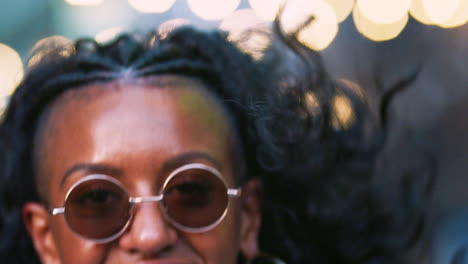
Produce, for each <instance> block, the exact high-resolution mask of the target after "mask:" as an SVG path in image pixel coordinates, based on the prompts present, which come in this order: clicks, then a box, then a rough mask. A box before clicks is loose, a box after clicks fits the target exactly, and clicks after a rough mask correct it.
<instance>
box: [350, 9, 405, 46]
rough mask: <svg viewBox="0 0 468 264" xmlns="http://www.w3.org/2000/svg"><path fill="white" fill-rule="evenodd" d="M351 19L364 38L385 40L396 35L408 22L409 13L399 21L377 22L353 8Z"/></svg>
mask: <svg viewBox="0 0 468 264" xmlns="http://www.w3.org/2000/svg"><path fill="white" fill-rule="evenodd" d="M353 19H354V24H355V25H356V28H357V30H358V31H359V32H360V33H361V34H362V35H364V36H365V37H366V38H368V39H370V40H373V41H385V40H390V39H393V38H395V37H397V36H398V35H399V34H400V33H401V31H402V30H403V29H404V28H405V26H406V24H407V23H408V19H409V15H408V13H406V14H405V15H404V16H403V17H402V18H401V19H400V20H399V21H396V22H393V23H389V24H378V23H375V22H374V21H371V20H369V19H368V18H367V17H366V16H364V15H363V14H362V13H361V10H360V9H359V8H356V7H355V8H354V9H353Z"/></svg>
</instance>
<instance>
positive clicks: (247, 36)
mask: <svg viewBox="0 0 468 264" xmlns="http://www.w3.org/2000/svg"><path fill="white" fill-rule="evenodd" d="M267 27H268V25H267V23H266V22H265V21H264V20H263V19H261V18H259V17H258V16H257V13H256V12H255V11H254V10H253V9H240V10H236V11H235V12H234V13H232V14H231V15H230V16H228V17H227V18H226V19H224V20H223V22H222V23H221V25H220V26H219V29H221V30H224V31H228V32H229V36H228V39H229V40H231V41H233V42H234V43H235V44H236V45H237V46H238V47H239V48H240V49H241V50H242V51H243V52H245V53H247V54H250V55H251V56H252V57H253V58H254V59H255V60H260V59H261V58H263V55H264V51H265V50H266V49H267V48H268V47H269V46H270V44H271V37H270V36H269V35H268V34H267V33H266V32H265V31H266V30H267ZM264 30H265V31H264Z"/></svg>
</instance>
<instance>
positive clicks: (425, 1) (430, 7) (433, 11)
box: [422, 0, 460, 24]
mask: <svg viewBox="0 0 468 264" xmlns="http://www.w3.org/2000/svg"><path fill="white" fill-rule="evenodd" d="M459 4H460V0H422V6H423V8H424V11H425V12H426V14H427V16H428V17H429V19H430V20H431V21H432V22H434V23H436V24H441V23H444V22H446V21H448V20H449V19H450V18H451V17H452V16H454V15H455V12H456V10H457V7H458V6H459Z"/></svg>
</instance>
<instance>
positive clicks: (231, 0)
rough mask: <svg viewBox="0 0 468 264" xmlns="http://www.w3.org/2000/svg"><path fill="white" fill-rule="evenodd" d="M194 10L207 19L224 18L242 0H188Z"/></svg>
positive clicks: (196, 13)
mask: <svg viewBox="0 0 468 264" xmlns="http://www.w3.org/2000/svg"><path fill="white" fill-rule="evenodd" d="M187 3H188V6H189V7H190V10H192V12H193V13H194V14H195V15H197V16H199V17H200V18H203V19H205V20H222V19H224V18H225V17H227V16H228V15H230V14H231V13H232V12H234V10H236V8H237V7H238V6H239V4H240V0H223V1H220V0H187Z"/></svg>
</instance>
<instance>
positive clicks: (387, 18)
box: [354, 0, 411, 24]
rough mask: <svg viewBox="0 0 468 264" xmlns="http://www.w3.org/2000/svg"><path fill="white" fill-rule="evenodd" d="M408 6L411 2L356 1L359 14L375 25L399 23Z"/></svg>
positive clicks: (397, 0)
mask: <svg viewBox="0 0 468 264" xmlns="http://www.w3.org/2000/svg"><path fill="white" fill-rule="evenodd" d="M410 6H411V0H357V2H356V7H357V8H358V9H360V13H361V14H362V15H363V16H364V17H366V18H367V19H368V20H370V21H372V22H374V23H376V24H390V23H394V22H396V21H401V19H402V18H403V17H404V16H405V15H406V14H407V13H408V10H409V8H410ZM356 7H355V8H354V9H356Z"/></svg>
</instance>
